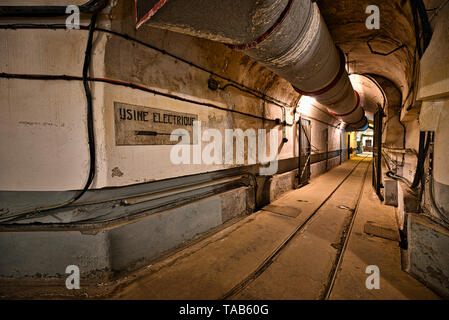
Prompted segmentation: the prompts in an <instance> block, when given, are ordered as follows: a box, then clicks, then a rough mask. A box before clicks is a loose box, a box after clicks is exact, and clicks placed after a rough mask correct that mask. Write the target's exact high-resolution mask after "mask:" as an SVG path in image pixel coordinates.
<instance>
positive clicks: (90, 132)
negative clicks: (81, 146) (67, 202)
mask: <svg viewBox="0 0 449 320" xmlns="http://www.w3.org/2000/svg"><path fill="white" fill-rule="evenodd" d="M96 22H97V14H96V13H94V14H93V15H92V18H91V21H90V28H89V36H88V39H87V47H86V52H85V54H84V65H83V86H84V90H85V92H86V101H87V132H88V137H89V156H90V167H89V176H88V178H87V182H86V184H85V186H84V188H83V190H82V191H81V192H80V193H79V194H78V195H77V196H76V197H75V198H74V199H73V201H72V202H75V201H76V200H78V199H79V198H81V197H82V196H83V195H84V194H85V193H86V192H87V190H88V189H89V187H90V185H91V184H92V181H93V180H94V177H95V166H96V157H95V132H94V116H93V101H92V92H91V90H90V87H89V79H88V77H89V67H90V63H91V60H92V44H93V36H94V30H95V25H96Z"/></svg>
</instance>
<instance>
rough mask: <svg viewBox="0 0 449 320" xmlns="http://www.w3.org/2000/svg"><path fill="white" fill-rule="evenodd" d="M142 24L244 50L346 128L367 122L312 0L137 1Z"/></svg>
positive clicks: (336, 49)
mask: <svg viewBox="0 0 449 320" xmlns="http://www.w3.org/2000/svg"><path fill="white" fill-rule="evenodd" d="M136 3H137V4H136V5H137V10H136V12H137V17H136V18H137V19H136V20H137V25H138V27H139V26H140V25H141V24H142V23H143V22H145V21H147V22H146V23H147V24H149V25H151V26H154V27H158V28H162V29H168V30H172V31H176V32H180V33H184V34H189V35H193V36H197V37H201V38H206V39H209V40H214V41H219V42H223V43H226V44H228V45H229V46H230V47H231V48H233V49H237V50H243V51H244V52H245V53H246V54H247V55H248V56H250V57H251V58H253V59H254V60H256V61H258V62H260V63H262V64H263V65H265V66H266V67H267V68H269V69H270V70H272V71H273V72H275V73H276V74H277V75H279V76H281V77H282V78H284V79H286V80H287V81H289V82H290V83H291V84H292V86H293V87H294V88H295V90H296V91H298V92H299V93H301V94H302V95H306V96H312V97H314V98H315V99H316V101H317V102H319V103H321V104H323V105H325V106H326V107H327V108H328V110H329V112H330V113H332V114H333V115H334V116H336V117H337V118H339V119H341V120H342V121H343V122H345V123H346V124H347V125H348V126H349V127H351V128H354V129H360V128H363V127H365V126H366V125H367V119H366V117H365V113H364V110H363V108H362V107H361V106H360V97H359V95H358V93H357V92H355V91H354V89H353V87H352V85H351V82H350V81H349V77H348V74H347V73H346V69H345V59H344V54H343V52H342V51H341V50H340V49H338V48H337V47H336V46H335V44H334V43H333V41H332V38H331V36H330V33H329V31H328V30H327V27H326V24H325V22H324V20H323V18H322V17H321V14H320V11H319V8H318V6H317V5H316V4H315V3H312V2H311V1H310V0H264V1H257V0H240V1H234V0H219V1H218V0H217V1H211V0H190V1H185V0H163V1H155V0H153V1H141V2H140V1H137V2H136Z"/></svg>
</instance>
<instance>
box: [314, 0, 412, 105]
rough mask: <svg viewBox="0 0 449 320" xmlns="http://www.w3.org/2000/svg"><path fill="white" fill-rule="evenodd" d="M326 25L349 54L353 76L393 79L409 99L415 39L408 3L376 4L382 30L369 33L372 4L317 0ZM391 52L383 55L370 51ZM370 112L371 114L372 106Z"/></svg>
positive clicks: (359, 0)
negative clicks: (372, 75)
mask: <svg viewBox="0 0 449 320" xmlns="http://www.w3.org/2000/svg"><path fill="white" fill-rule="evenodd" d="M317 3H318V5H319V7H320V10H321V13H322V15H323V17H324V19H325V21H326V24H327V26H328V28H329V30H330V32H331V34H332V37H333V39H334V41H335V43H336V44H337V45H338V46H339V47H340V48H341V49H342V50H343V51H344V52H345V54H346V55H347V63H348V67H349V72H350V73H357V74H365V73H369V74H375V75H379V76H382V77H384V78H386V79H389V80H391V81H392V82H393V83H394V84H395V85H396V86H397V87H398V88H399V89H400V90H401V93H402V96H403V97H406V96H407V92H408V90H409V83H410V78H411V73H412V65H413V54H414V50H415V36H414V25H413V17H412V11H411V8H410V4H409V1H405V0H389V1H377V3H376V5H377V6H378V7H379V9H380V29H379V30H369V29H367V27H366V25H365V22H366V19H367V18H368V16H369V15H368V14H366V13H365V9H366V7H367V6H368V5H370V4H372V3H370V2H367V1H364V0H339V1H335V0H318V1H317ZM368 42H369V44H370V45H371V48H372V49H373V51H376V52H381V53H388V52H390V51H392V50H394V49H396V48H397V47H399V46H401V45H405V46H404V47H403V48H402V49H399V50H397V51H396V52H394V53H392V54H390V55H388V56H383V55H379V54H374V53H372V52H371V50H370V48H369V46H368ZM368 109H369V110H367V111H368V112H372V111H373V110H372V108H371V107H370V106H369V107H368Z"/></svg>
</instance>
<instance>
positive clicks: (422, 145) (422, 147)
mask: <svg viewBox="0 0 449 320" xmlns="http://www.w3.org/2000/svg"><path fill="white" fill-rule="evenodd" d="M429 146H430V133H427V134H426V132H424V131H421V132H420V133H419V151H418V165H417V166H416V172H415V177H414V179H413V182H412V185H411V186H410V188H411V189H416V188H417V187H418V186H419V185H420V183H421V178H422V176H423V174H424V161H425V160H426V157H427V153H428V151H429Z"/></svg>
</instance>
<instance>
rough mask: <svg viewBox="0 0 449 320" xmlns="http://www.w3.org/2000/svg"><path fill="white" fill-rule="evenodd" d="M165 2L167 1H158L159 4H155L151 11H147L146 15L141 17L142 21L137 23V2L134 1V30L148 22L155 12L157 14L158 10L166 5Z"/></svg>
mask: <svg viewBox="0 0 449 320" xmlns="http://www.w3.org/2000/svg"><path fill="white" fill-rule="evenodd" d="M167 1H168V0H159V2H158V3H156V4H155V5H154V7H153V8H151V10H150V11H148V12H147V14H146V15H144V16H143V17H142V19H140V20H139V21H137V0H135V4H136V8H135V9H136V10H135V13H136V29H138V28H139V27H140V26H141V25H142V24H144V23H145V22H147V21H148V20H150V18H151V17H152V16H154V15H155V14H156V12H158V11H159V9H160V8H162V7H163V6H164V4H166V3H167Z"/></svg>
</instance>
